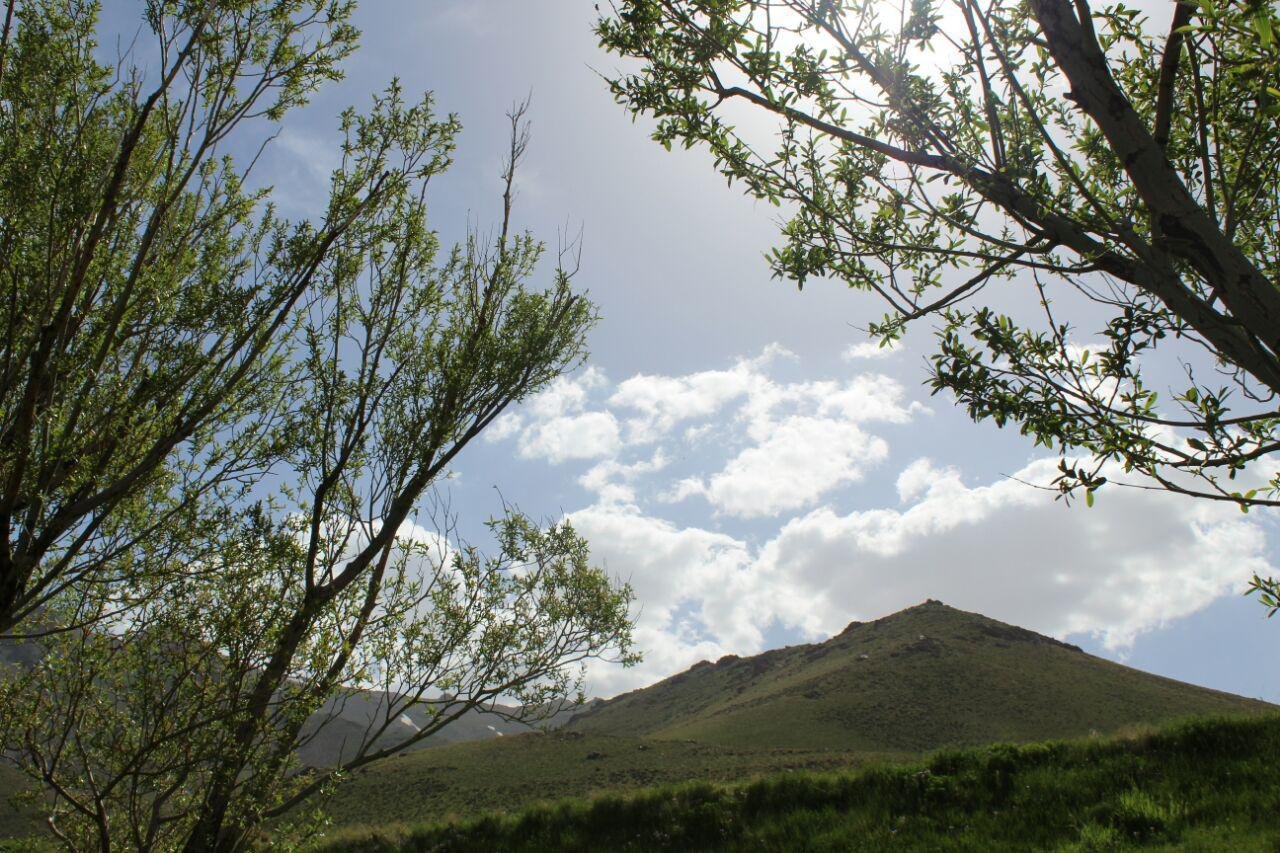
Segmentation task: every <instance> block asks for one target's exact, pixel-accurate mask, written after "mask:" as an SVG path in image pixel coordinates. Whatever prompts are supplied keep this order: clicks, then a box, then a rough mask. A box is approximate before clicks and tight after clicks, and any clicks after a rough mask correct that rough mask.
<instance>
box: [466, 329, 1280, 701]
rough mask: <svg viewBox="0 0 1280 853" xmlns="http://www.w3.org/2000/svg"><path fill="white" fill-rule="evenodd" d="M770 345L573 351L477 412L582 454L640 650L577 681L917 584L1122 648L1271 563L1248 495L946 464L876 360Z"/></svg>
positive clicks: (908, 591) (646, 670)
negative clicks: (744, 353) (611, 365)
mask: <svg viewBox="0 0 1280 853" xmlns="http://www.w3.org/2000/svg"><path fill="white" fill-rule="evenodd" d="M790 358H793V356H791V355H790V354H789V353H787V352H786V351H784V350H781V349H780V348H778V347H770V348H768V349H766V350H765V351H764V352H763V353H761V354H760V355H758V356H755V357H753V358H744V359H741V360H739V361H737V362H736V363H734V364H733V365H732V366H730V367H729V368H728V369H724V370H710V371H702V372H695V373H689V374H685V375H680V376H654V375H637V376H633V377H630V378H628V379H625V380H624V381H621V382H618V383H616V384H614V383H611V382H610V381H609V380H608V379H607V377H605V376H604V375H603V374H602V373H600V372H599V371H596V370H588V371H585V372H583V373H581V374H579V375H577V376H575V377H571V378H566V379H561V380H559V381H558V382H557V383H556V384H555V385H553V386H552V387H551V388H550V389H548V391H546V392H544V394H542V395H539V396H538V397H537V398H535V399H533V400H531V401H530V402H529V403H528V404H526V405H525V406H524V407H523V409H522V410H521V412H520V413H518V414H516V415H511V416H508V417H507V418H506V419H504V420H503V421H501V422H499V423H498V424H495V429H493V430H490V432H489V433H488V435H487V438H488V440H489V441H495V442H514V444H515V447H516V450H517V453H518V454H519V455H520V456H522V457H524V458H526V459H533V460H540V461H542V462H545V463H546V464H547V465H549V466H557V468H558V469H560V470H562V469H561V468H560V466H570V465H577V466H587V467H586V470H584V471H581V472H580V473H579V474H577V477H578V483H579V485H581V486H582V488H583V489H584V491H585V493H586V495H587V497H586V498H585V499H584V505H583V506H581V507H580V508H579V509H577V510H575V511H573V512H571V513H570V518H571V520H572V522H573V524H574V525H575V527H577V529H578V530H579V532H581V533H582V534H583V535H584V536H585V537H586V538H587V540H588V541H589V542H590V543H591V546H592V553H593V557H594V558H595V559H596V560H598V561H601V562H602V563H604V564H605V565H607V567H608V568H609V570H610V571H611V572H612V573H614V574H615V575H618V576H620V577H622V578H624V579H627V580H629V581H630V582H631V583H632V585H633V586H634V587H635V589H636V593H637V599H638V602H639V604H640V605H641V608H642V610H641V613H640V618H639V623H638V626H637V640H638V642H639V645H640V646H641V648H642V649H643V650H644V651H645V653H646V660H645V662H644V663H643V664H642V665H641V666H640V667H637V668H636V669H633V670H629V671H624V670H621V669H619V668H617V667H612V666H603V665H602V666H594V667H593V669H592V671H591V673H590V687H591V688H592V690H593V692H596V693H598V694H600V695H611V694H613V693H616V692H619V691H622V690H627V689H632V688H634V687H638V686H642V685H643V684H646V683H649V682H651V681H653V680H656V679H658V678H662V677H665V676H666V675H669V674H671V673H673V672H675V671H678V670H680V669H683V668H685V667H688V666H690V665H691V664H693V663H695V662H696V661H697V660H700V659H714V658H716V657H719V656H720V655H723V654H727V653H734V654H740V655H741V654H754V653H756V652H759V651H762V650H764V649H765V648H766V647H767V645H768V644H769V637H770V636H771V635H772V636H778V635H784V636H789V637H793V638H797V639H798V638H803V639H806V640H821V639H824V638H825V637H827V636H830V635H831V634H833V633H835V632H837V631H839V630H840V629H841V628H843V627H844V626H845V625H846V624H847V623H848V622H849V621H850V620H852V619H868V618H875V617H878V616H882V615H885V614H887V613H891V612H893V611H896V610H899V609H902V608H904V607H908V606H911V605H913V604H917V603H919V602H921V601H923V600H924V599H925V598H938V599H941V600H943V601H945V602H947V603H948V604H951V605H953V606H956V607H960V608H962V609H966V610H975V611H979V612H982V613H984V614H986V615H988V616H991V617H993V618H996V619H1001V620H1003V621H1007V622H1012V623H1015V624H1019V625H1023V626H1025V627H1028V628H1031V629H1033V630H1036V631H1040V632H1043V633H1046V634H1051V635H1055V636H1058V637H1064V636H1068V635H1091V636H1094V637H1096V638H1098V639H1099V640H1100V641H1101V642H1102V643H1103V644H1104V646H1106V647H1107V648H1109V649H1112V650H1123V649H1124V648H1126V647H1127V646H1129V645H1130V644H1132V642H1133V641H1134V639H1135V638H1136V637H1137V636H1139V635H1140V634H1142V633H1144V632H1147V631H1151V630H1154V629H1156V628H1159V627H1161V626H1163V625H1165V624H1167V623H1168V622H1171V621H1173V620H1175V619H1178V618H1180V617H1183V616H1186V615H1189V614H1191V613H1193V612H1195V611H1197V610H1199V609H1201V608H1203V607H1205V606H1207V605H1208V604H1209V603H1211V602H1212V601H1214V600H1215V599H1217V598H1219V597H1220V596H1223V595H1226V594H1231V593H1234V592H1238V591H1239V590H1240V589H1241V588H1242V586H1243V585H1244V584H1245V583H1246V582H1247V581H1248V579H1249V578H1250V577H1251V576H1252V575H1253V574H1254V573H1255V572H1257V573H1259V574H1264V575H1265V574H1271V573H1273V570H1272V568H1271V566H1270V563H1269V561H1268V558H1267V553H1268V552H1267V548H1268V543H1267V536H1266V531H1265V529H1264V526H1263V522H1262V519H1260V518H1259V516H1258V514H1256V513H1255V514H1253V515H1250V516H1244V515H1241V514H1240V513H1239V511H1238V510H1236V509H1235V508H1234V507H1232V506H1227V505H1219V504H1213V503H1209V502H1205V501H1194V500H1188V499H1185V498H1179V497H1177V496H1173V495H1169V494H1166V493H1162V492H1152V491H1145V490H1140V489H1131V488H1124V487H1121V486H1115V487H1109V488H1107V489H1105V490H1104V491H1103V492H1100V493H1099V496H1098V501H1097V504H1096V506H1095V507H1094V508H1093V509H1087V508H1085V507H1084V506H1083V505H1073V506H1071V507H1066V506H1064V505H1063V503H1062V502H1061V501H1055V500H1054V496H1055V493H1054V492H1053V491H1052V490H1050V489H1037V488H1034V487H1033V486H1032V485H1028V484H1039V485H1041V486H1048V485H1049V483H1050V482H1051V481H1052V480H1053V478H1054V476H1056V473H1057V470H1056V466H1057V460H1056V458H1036V459H1031V460H1029V461H1028V462H1027V464H1025V465H1024V466H1023V467H1022V468H1021V469H1020V470H1017V471H1014V472H1012V473H1011V474H1010V475H1009V476H1008V477H1002V476H999V475H988V476H986V477H985V478H981V477H979V478H973V477H970V478H969V480H968V481H966V478H965V477H964V476H962V474H961V472H960V471H959V470H957V469H956V468H954V467H950V466H948V465H945V464H939V463H937V462H935V461H934V460H932V459H930V458H928V457H926V456H920V455H915V454H912V453H910V451H909V448H911V447H912V446H915V447H921V446H923V445H925V444H927V443H928V434H929V433H928V431H929V430H930V429H932V428H933V420H934V416H933V415H931V414H930V411H929V409H927V408H926V407H925V406H924V405H922V404H921V403H920V402H917V401H913V400H911V399H909V398H908V395H907V393H906V391H905V389H904V388H903V387H902V386H901V385H900V384H899V383H898V382H896V381H895V380H894V379H892V378H890V377H888V376H886V375H883V374H880V373H875V372H861V371H859V367H858V366H857V365H856V364H855V365H851V368H850V369H851V370H853V371H858V372H854V373H853V374H852V375H850V376H846V377H839V378H831V379H825V380H821V381H803V382H787V381H784V380H781V379H779V378H777V376H776V373H777V368H778V365H779V364H780V363H781V362H783V361H785V360H787V359H790ZM894 446H899V449H898V451H897V452H896V453H895V452H894ZM903 448H907V449H908V450H907V452H903ZM563 473H564V474H568V475H572V472H570V471H567V470H566V471H564V472H563ZM547 474H548V476H552V475H553V472H552V471H548V472H547ZM1108 475H1109V476H1110V477H1112V479H1113V480H1115V481H1121V480H1123V475H1122V474H1121V473H1120V472H1114V471H1113V472H1108ZM869 497H870V504H871V507H870V508H867V506H868V503H869ZM762 531H763V532H762Z"/></svg>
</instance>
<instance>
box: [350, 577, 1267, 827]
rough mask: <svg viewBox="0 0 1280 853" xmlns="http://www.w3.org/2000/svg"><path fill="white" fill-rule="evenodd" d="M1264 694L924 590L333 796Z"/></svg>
mask: <svg viewBox="0 0 1280 853" xmlns="http://www.w3.org/2000/svg"><path fill="white" fill-rule="evenodd" d="M1267 710H1275V706H1272V705H1268V704H1267V703H1264V702H1258V701H1255V700H1249V699H1243V698H1241V697H1238V696H1232V695H1230V694H1226V693H1219V692H1217V691H1213V690H1206V689H1204V688H1200V687H1194V686H1191V685H1188V684H1182V683H1180V682H1176V681H1172V680H1169V679H1166V678H1160V677H1158V676H1154V675H1150V674H1147V673H1143V672H1139V671H1137V670H1133V669H1130V668H1128V667H1124V666H1119V665H1117V664H1114V663H1111V662H1109V661H1104V660H1101V659H1099V658H1096V657H1093V656H1091V655H1087V654H1085V653H1083V652H1081V651H1080V650H1079V649H1077V648H1075V647H1074V646H1069V645H1065V644H1063V643H1060V642H1058V641H1056V640H1052V639H1050V638H1048V637H1042V636H1040V635H1038V634H1035V633H1033V632H1031V631H1026V630H1024V629H1021V628H1015V627H1013V626H1010V625H1005V624H1003V623H1000V622H997V621H995V620H992V619H987V618H985V617H983V616H979V615H977V614H973V613H966V612H964V611H960V610H956V609H953V608H951V607H947V606H945V605H942V604H939V603H937V602H930V603H926V604H923V605H920V606H918V607H913V608H910V609H908V610H904V611H902V612H900V613H896V614H893V615H891V616H887V617H885V618H883V619H880V620H877V621H876V622H869V623H866V624H856V623H855V624H853V625H850V626H849V627H848V628H847V629H846V630H845V631H843V632H842V633H841V634H839V635H838V636H836V637H833V638H832V639H830V640H828V641H827V642H825V643H819V644H815V645H801V646H792V647H790V648H785V649H778V650H775V651H771V652H766V653H764V654H762V655H757V656H755V657H750V658H735V657H729V658H724V659H722V660H720V661H719V662H717V663H714V664H711V663H703V664H699V665H697V666H694V667H693V668H692V669H690V670H688V671H686V672H684V673H681V674H679V675H676V676H673V677H671V678H668V679H666V680H664V681H661V682H658V683H657V684H654V685H652V686H650V687H647V688H644V689H643V690H637V691H634V692H632V693H628V694H625V695H623V696H619V697H618V698H616V699H613V700H610V701H607V702H601V703H596V704H595V705H593V706H592V707H591V708H589V709H588V710H586V711H583V712H581V713H579V714H578V715H577V716H575V717H574V718H573V719H572V720H570V721H569V723H568V724H567V725H566V726H564V727H563V728H561V729H560V730H558V731H556V732H551V733H548V734H528V735H521V736H518V737H506V738H501V739H491V740H488V741H485V742H476V743H467V744H456V745H448V746H442V747H438V748H435V749H429V750H423V751H421V752H415V753H411V754H408V755H403V756H399V757H396V758H394V759H391V760H390V761H387V762H383V763H380V764H375V765H371V766H369V767H367V768H364V769H363V770H362V771H360V772H359V773H357V774H356V775H355V776H354V777H352V778H351V779H349V780H348V781H347V782H345V783H344V784H343V785H342V786H340V787H339V788H338V790H337V792H336V794H335V796H334V797H333V799H332V801H331V802H330V804H329V806H328V810H329V812H330V814H331V815H332V816H333V817H334V819H335V822H336V823H337V824H338V825H339V826H347V827H354V826H360V825H365V826H380V825H385V824H388V823H396V822H414V821H423V820H433V819H440V818H444V817H449V816H465V815H468V814H472V813H474V812H476V811H481V810H501V811H507V812H512V811H516V810H519V809H520V808H523V807H525V806H528V805H530V804H533V803H539V802H548V801H553V800H558V799H562V798H565V797H583V796H587V795H598V794H602V793H611V794H623V793H626V792H631V791H635V790H637V789H640V788H643V787H645V786H651V785H656V784H669V783H676V782H682V781H690V780H700V781H711V782H735V781H737V782H740V781H744V780H747V779H750V778H753V777H758V776H763V775H767V774H770V773H775V772H777V771H780V770H804V771H836V770H849V769H853V768H857V767H861V766H865V765H866V764H868V763H873V762H878V763H883V762H884V761H886V760H904V759H907V758H913V757H919V756H920V755H921V754H923V753H926V752H929V751H932V750H935V749H938V748H941V747H947V746H961V745H977V744H985V743H992V742H997V741H1037V740H1047V739H1053V738H1066V737H1078V736H1087V735H1090V734H1092V733H1095V732H1100V733H1113V732H1115V731H1117V730H1120V729H1125V728H1132V727H1133V726H1135V725H1146V724H1152V723H1157V722H1160V721H1168V720H1170V719H1173V718H1178V717H1189V716H1196V715H1204V714H1256V713H1259V712H1263V711H1267Z"/></svg>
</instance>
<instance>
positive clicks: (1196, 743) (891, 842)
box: [321, 714, 1280, 853]
mask: <svg viewBox="0 0 1280 853" xmlns="http://www.w3.org/2000/svg"><path fill="white" fill-rule="evenodd" d="M1278 751H1280V716H1276V715H1274V714H1272V715H1268V716H1265V717H1258V718H1253V719H1217V720H1214V719H1205V720H1197V721H1194V722H1190V723H1183V724H1178V725H1175V726H1170V727H1166V728H1164V729H1163V730H1162V731H1158V732H1154V733H1151V734H1147V735H1143V736H1139V737H1134V738H1122V739H1111V740H1102V739H1092V738H1091V739H1086V740H1082V741H1074V742H1071V741H1066V742H1050V743H1041V744H1029V745H1024V746H1009V745H996V746H992V747H986V748H978V749H974V748H970V749H967V750H953V751H949V752H943V753H940V754H937V755H935V756H933V757H932V758H931V759H930V760H928V761H927V762H925V763H921V764H915V765H907V766H898V767H884V766H881V767H875V768H871V769H869V770H864V771H861V772H857V773H852V774H813V773H787V774H783V775H779V776H774V777H772V778H768V779H761V780H757V781H755V782H752V783H749V784H745V785H737V786H730V787H720V786H714V785H708V784H706V783H696V784H689V785H684V786H680V787H665V788H651V789H647V790H643V791H639V792H636V793H631V794H627V795H622V796H618V795H614V796H603V797H597V798H595V799H591V800H581V799H579V800H570V801H565V802H558V803H553V804H550V805H544V806H535V807H531V808H529V809H526V810H525V811H523V812H522V813H520V814H516V815H493V814H489V815H483V816H475V817H473V818H471V819H470V820H466V821H462V822H458V823H451V824H439V823H437V824H434V825H418V826H400V827H397V826H377V827H372V826H371V827H369V828H365V829H347V830H339V831H337V832H334V833H332V834H331V836H330V837H329V838H328V839H326V840H325V841H324V842H323V843H322V845H321V849H322V850H323V851H325V853H328V851H339V850H341V851H371V853H372V851H382V852H383V853H386V851H398V850H405V851H408V850H437V851H489V850H560V851H570V850H582V851H594V850H602V849H607V850H726V851H728V850H741V851H755V850H833V851H834V850H840V851H848V850H867V851H880V850H929V851H943V850H946V851H967V853H990V851H1010V853H1013V851H1019V853H1020V851H1024V850H1056V851H1060V852H1061V853H1068V851H1071V853H1085V851H1094V850H1130V849H1136V848H1143V849H1153V850H1166V851H1167V850H1198V851H1223V853H1227V852H1228V851H1237V850H1275V849H1280V848H1278V847H1277V845H1280V812H1278V811H1277V809H1276V803H1277V802H1280V774H1277V773H1276V772H1275V756H1276V755H1277V753H1278Z"/></svg>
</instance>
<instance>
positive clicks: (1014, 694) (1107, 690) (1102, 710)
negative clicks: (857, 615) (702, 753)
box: [567, 601, 1274, 752]
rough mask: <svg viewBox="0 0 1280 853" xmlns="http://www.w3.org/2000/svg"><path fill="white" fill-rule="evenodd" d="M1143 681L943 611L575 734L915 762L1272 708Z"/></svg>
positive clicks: (620, 700) (704, 682) (572, 725)
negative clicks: (870, 754) (915, 755)
mask: <svg viewBox="0 0 1280 853" xmlns="http://www.w3.org/2000/svg"><path fill="white" fill-rule="evenodd" d="M1273 707H1274V706H1271V705H1268V704H1267V703H1264V702H1259V701H1255V700H1251V699H1244V698H1241V697H1239V696H1233V695H1231V694H1227V693H1220V692H1218V691H1214V690H1208V689H1205V688H1202V687H1195V686H1192V685H1189V684H1183V683H1181V682H1178V681H1173V680H1171V679H1167V678H1161V677H1159V676H1155V675H1151V674H1149V673H1145V672H1140V671H1138V670H1135V669H1130V668H1129V667H1125V666H1121V665H1119V664H1116V663H1112V662H1110V661H1105V660H1102V659H1101V658H1097V657H1094V656H1092V655H1088V654H1085V653H1084V652H1082V651H1080V650H1079V649H1078V648H1076V647H1075V646H1070V645H1067V644H1064V643H1061V642H1058V641H1057V640H1053V639H1051V638H1049V637H1044V636H1041V635H1039V634H1036V633H1034V632H1031V631H1027V630H1025V629H1023V628H1016V627H1014V626H1012V625H1006V624H1004V623H1002V622H997V621H995V620H994V619H988V618H986V617H985V616H980V615H978V614H975V613H967V612H965V611H962V610H956V609H954V608H951V607H948V606H946V605H944V604H942V603H940V602H936V601H929V602H926V603H925V604H921V605H917V606H915V607H912V608H909V609H907V610H903V611H901V612H899V613H895V614H893V615H891V616H886V617H884V618H882V619H878V620H876V621H874V622H867V623H857V622H855V623H852V624H851V625H849V627H848V628H846V629H845V630H844V631H843V632H841V633H840V634H838V635H837V636H835V637H832V638H831V639H830V640H827V641H826V642H824V643H818V644H814V645H800V646H790V647H788V648H784V649H777V650H775V651H770V652H765V653H764V654H761V655H757V656H755V657H750V658H737V657H734V656H728V657H725V658H722V659H721V660H719V661H718V662H716V663H714V664H711V663H705V662H704V663H701V664H697V665H695V666H694V667H693V668H692V669H690V670H688V671H686V672H683V673H680V674H678V675H675V676H672V677H671V678H668V679H666V680H664V681H660V682H658V683H657V684H654V685H652V686H650V687H646V688H644V689H642V690H637V691H634V692H632V693H627V694H624V695H622V696H619V697H617V698H615V699H612V700H610V701H607V702H602V703H599V704H597V705H595V706H594V707H593V708H591V709H590V710H588V711H585V712H582V713H580V714H578V715H577V716H576V717H574V719H573V720H571V721H570V722H569V724H568V726H567V730H569V731H578V732H583V733H594V734H610V735H629V736H641V737H648V738H661V739H689V740H697V741H700V742H704V743H714V744H721V745H748V744H755V745H767V746H770V747H790V748H806V749H818V748H828V749H840V750H858V751H863V750H865V751H874V752H898V751H907V752H920V751H926V750H931V749H937V748H939V747H943V746H960V745H976V744H982V743H991V742H993V741H1029V740H1044V739H1047V738H1064V737H1074V736H1081V735H1087V734H1089V733H1091V732H1111V731H1115V730H1117V729H1120V728H1122V727H1125V726H1130V725H1134V724H1137V723H1157V722H1161V721H1164V720H1169V719H1172V718H1177V717H1184V716H1189V715H1200V714H1232V713H1254V712H1260V711H1264V710H1267V709H1269V708H1273Z"/></svg>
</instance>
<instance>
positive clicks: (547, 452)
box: [520, 412, 622, 463]
mask: <svg viewBox="0 0 1280 853" xmlns="http://www.w3.org/2000/svg"><path fill="white" fill-rule="evenodd" d="M621 446H622V440H621V436H620V432H619V430H618V421H617V419H616V418H614V416H613V415H611V414H610V413H608V412H582V413H580V414H575V415H561V416H560V417H555V418H550V419H548V420H544V421H538V422H537V423H534V424H533V425H531V426H529V427H526V428H525V430H524V432H523V433H522V434H521V436H520V455H521V456H523V457H524V458H525V459H545V460H547V461H548V462H551V463H560V462H564V461H565V460H568V459H598V458H600V457H602V456H611V455H613V454H614V453H616V452H617V451H618V449H619V448H620V447H621Z"/></svg>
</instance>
